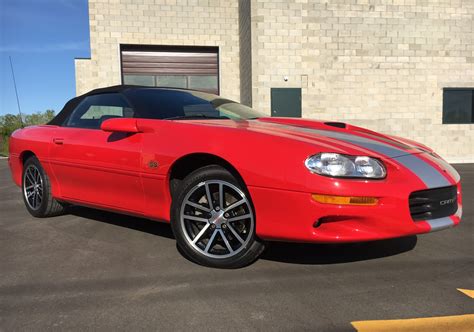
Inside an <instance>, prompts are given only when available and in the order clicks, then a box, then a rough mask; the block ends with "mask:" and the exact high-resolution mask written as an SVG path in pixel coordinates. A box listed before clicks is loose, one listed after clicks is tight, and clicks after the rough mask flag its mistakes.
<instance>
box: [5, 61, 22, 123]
mask: <svg viewBox="0 0 474 332" xmlns="http://www.w3.org/2000/svg"><path fill="white" fill-rule="evenodd" d="M8 58H9V59H10V68H11V70H12V76H13V86H14V87H15V94H16V103H17V105H18V115H20V126H21V128H25V126H24V125H23V115H22V114H21V108H20V99H19V98H18V90H17V88H16V80H15V72H14V71H13V63H12V57H11V56H8Z"/></svg>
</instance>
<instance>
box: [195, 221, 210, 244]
mask: <svg viewBox="0 0 474 332" xmlns="http://www.w3.org/2000/svg"><path fill="white" fill-rule="evenodd" d="M209 226H211V224H206V225H204V227H203V228H202V229H201V230H200V231H199V233H198V234H197V235H196V237H195V238H194V239H193V243H196V242H198V241H199V239H200V238H201V237H202V236H203V234H204V233H206V231H207V229H208V228H209Z"/></svg>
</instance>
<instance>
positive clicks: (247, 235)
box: [171, 165, 264, 269]
mask: <svg viewBox="0 0 474 332" xmlns="http://www.w3.org/2000/svg"><path fill="white" fill-rule="evenodd" d="M216 188H217V193H216ZM221 188H223V189H221ZM199 190H201V192H199ZM206 190H209V194H210V196H211V197H212V198H211V201H212V202H213V203H211V204H209V202H208V199H207V197H209V196H207V194H206V193H207V191H206ZM221 192H222V199H221V198H220V197H221V194H220V193H221ZM201 193H202V194H201ZM193 195H194V196H195V197H199V196H201V195H202V198H201V201H196V202H197V205H199V206H201V208H202V207H204V208H207V209H208V210H209V211H208V212H206V211H201V208H197V209H196V208H195V205H196V203H193V204H194V206H190V205H189V204H188V203H185V201H186V202H188V201H190V200H192V199H193V198H192V197H193ZM238 195H240V196H238ZM205 197H206V200H205V202H203V201H202V199H203V198H205ZM235 197H237V198H235ZM214 199H215V200H214ZM232 199H235V200H234V201H233V200H232ZM240 201H243V203H242V204H241V205H237V206H236V207H234V208H232V207H231V206H232V205H233V204H234V203H239V202H240ZM220 205H222V207H220ZM234 205H235V204H234ZM229 208H230V210H228V209H229ZM190 211H192V212H190ZM196 211H197V212H196ZM226 211H228V212H226ZM224 213H225V214H224ZM239 213H240V214H239ZM196 214H198V216H199V218H200V219H207V222H206V221H202V220H200V221H193V220H187V218H189V217H190V216H191V217H192V218H195V217H196ZM224 216H227V218H228V219H229V220H227V218H224ZM239 218H242V219H240V220H238V224H237V220H235V221H234V220H232V219H239ZM244 218H245V219H244ZM193 222H195V224H193ZM202 225H204V226H202ZM171 227H172V229H173V233H174V235H175V238H176V240H177V245H178V247H179V249H180V250H179V251H180V252H181V254H183V255H184V256H185V257H186V258H188V259H190V260H191V261H193V262H195V263H198V264H201V265H204V266H209V267H216V268H226V269H232V268H240V267H244V266H247V265H249V264H251V263H252V262H254V261H255V260H256V259H257V258H258V257H259V256H260V254H261V253H262V251H263V250H264V244H263V242H262V241H260V240H259V239H258V238H257V237H256V235H255V212H254V208H253V204H252V201H251V199H250V195H249V193H248V191H247V188H246V187H245V185H244V184H243V183H241V181H239V180H238V179H236V178H235V177H234V176H233V175H232V174H231V173H230V172H228V171H227V170H226V169H224V168H223V167H220V166H217V165H211V166H206V167H203V168H200V169H198V170H196V171H194V172H192V173H191V174H189V175H188V176H187V177H186V178H185V179H184V180H183V181H182V183H181V184H180V186H179V188H178V189H177V192H176V194H175V197H173V203H172V205H171ZM200 227H202V228H200ZM205 227H207V228H206V230H203V229H204V228H205ZM193 232H194V233H193ZM191 233H193V234H191ZM214 233H216V235H214ZM198 234H202V235H201V238H202V240H200V239H201V238H199V241H197V242H196V243H193V240H195V239H196V238H198ZM221 234H222V235H221ZM213 235H214V237H213ZM191 236H193V238H191ZM206 240H207V242H206ZM209 242H211V243H210V244H209ZM208 247H209V249H208V251H206V249H207V248H208ZM232 250H233V251H232ZM210 256H212V257H210Z"/></svg>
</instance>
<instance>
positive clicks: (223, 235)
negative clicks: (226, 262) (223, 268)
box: [219, 229, 234, 254]
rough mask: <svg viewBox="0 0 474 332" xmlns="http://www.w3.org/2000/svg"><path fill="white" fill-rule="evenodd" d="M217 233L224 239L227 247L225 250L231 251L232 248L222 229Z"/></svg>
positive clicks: (232, 250)
mask: <svg viewBox="0 0 474 332" xmlns="http://www.w3.org/2000/svg"><path fill="white" fill-rule="evenodd" d="M219 233H220V235H221V238H222V240H224V243H225V246H226V247H227V250H229V253H231V254H232V253H233V252H234V249H232V247H231V246H230V243H229V240H227V237H226V236H225V234H224V232H223V231H222V229H219Z"/></svg>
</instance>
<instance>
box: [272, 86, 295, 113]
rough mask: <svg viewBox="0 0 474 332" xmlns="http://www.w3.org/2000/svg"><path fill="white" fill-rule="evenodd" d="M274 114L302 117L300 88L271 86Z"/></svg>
mask: <svg viewBox="0 0 474 332" xmlns="http://www.w3.org/2000/svg"><path fill="white" fill-rule="evenodd" d="M270 93H271V99H272V100H271V103H272V105H271V106H272V116H279V117H287V118H301V89H300V88H271V90H270Z"/></svg>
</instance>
